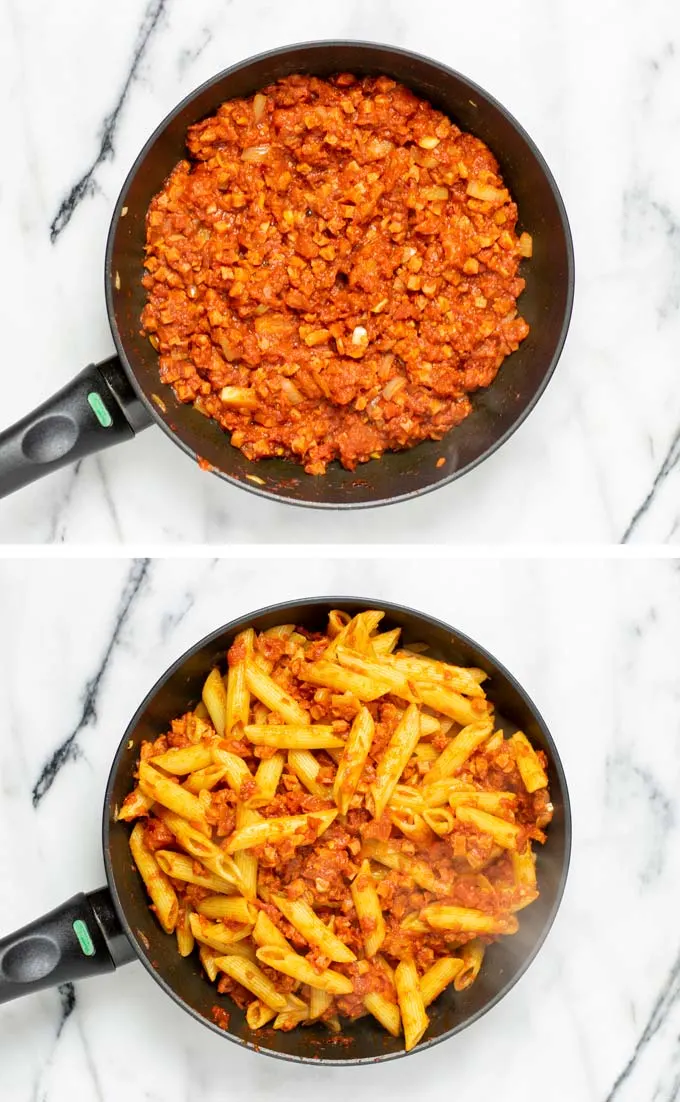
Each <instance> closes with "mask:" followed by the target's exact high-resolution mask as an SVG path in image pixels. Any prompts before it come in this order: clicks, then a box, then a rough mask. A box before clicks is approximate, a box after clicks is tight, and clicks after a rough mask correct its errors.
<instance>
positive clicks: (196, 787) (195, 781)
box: [182, 765, 226, 796]
mask: <svg viewBox="0 0 680 1102" xmlns="http://www.w3.org/2000/svg"><path fill="white" fill-rule="evenodd" d="M225 772H226V770H225V769H224V766H221V765H208V766H206V768H205V769H197V770H196V772H195V773H191V774H190V776H188V777H187V779H186V780H185V782H184V784H183V785H182V788H186V790H187V792H193V794H194V796H198V794H199V792H211V791H212V790H213V788H214V787H215V785H217V784H219V783H220V781H221V780H222V778H223V777H224V774H225Z"/></svg>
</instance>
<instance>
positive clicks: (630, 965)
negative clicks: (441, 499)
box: [0, 558, 680, 1102]
mask: <svg viewBox="0 0 680 1102" xmlns="http://www.w3.org/2000/svg"><path fill="white" fill-rule="evenodd" d="M331 592H336V593H352V594H359V595H365V596H366V597H367V598H370V597H377V598H385V599H393V600H395V601H401V602H404V603H409V604H411V605H413V606H415V607H419V608H421V609H423V610H424V611H430V612H434V613H435V614H437V615H439V616H441V617H443V618H445V619H447V620H449V621H450V622H452V623H454V624H455V625H456V626H458V627H460V628H461V629H462V630H463V631H466V632H468V633H469V634H471V635H472V636H473V637H474V638H477V639H479V641H480V642H482V643H483V644H485V645H486V646H488V647H489V648H490V649H491V651H492V652H493V653H495V654H496V655H497V656H498V657H499V658H500V659H501V661H503V662H505V663H506V664H507V665H508V666H509V668H510V670H511V671H512V672H513V673H514V674H515V675H516V676H517V677H518V678H519V679H520V681H521V682H522V683H523V684H524V686H525V687H526V689H527V690H528V692H529V693H530V694H531V695H532V697H533V698H534V700H535V701H536V703H537V705H538V707H539V709H540V710H541V711H542V713H543V715H544V716H545V718H546V721H547V723H548V725H549V726H550V728H551V729H552V732H553V735H554V737H555V739H556V742H557V744H558V746H559V748H560V753H561V756H562V759H563V762H564V766H565V770H566V772H567V777H568V781H569V785H570V790H571V797H572V806H573V815H574V850H573V858H572V868H571V873H570V878H569V882H568V884H567V891H566V895H565V898H564V902H563V906H562V909H561V911H560V913H559V915H558V917H557V920H556V923H555V926H554V927H553V930H552V932H551V934H550V935H549V937H548V940H547V942H546V944H545V946H544V947H543V949H542V951H541V953H540V954H539V956H538V958H537V960H536V961H535V962H534V964H533V965H532V966H531V968H530V969H529V971H528V973H527V974H526V976H525V977H524V978H523V979H522V980H521V981H520V982H519V984H518V985H517V986H516V987H515V988H514V990H513V991H512V992H511V993H510V994H509V995H508V996H507V997H506V999H505V1000H504V1001H503V1003H501V1004H500V1005H499V1006H498V1007H497V1008H496V1009H495V1010H493V1011H492V1012H491V1013H489V1014H487V1015H486V1017H485V1018H484V1019H483V1020H482V1021H480V1022H479V1023H477V1024H476V1025H475V1026H473V1027H471V1028H470V1029H468V1030H467V1031H465V1032H464V1033H462V1034H461V1035H459V1036H458V1037H456V1038H454V1039H453V1040H452V1041H450V1042H448V1043H445V1044H442V1045H440V1046H438V1047H436V1048H435V1049H434V1050H433V1051H431V1052H427V1053H422V1054H420V1055H414V1056H412V1057H410V1058H409V1059H408V1060H406V1061H398V1062H396V1063H392V1064H386V1065H382V1066H378V1067H366V1068H358V1069H323V1068H316V1067H300V1066H295V1065H289V1064H282V1063H280V1062H278V1061H274V1060H272V1059H270V1058H268V1057H264V1056H257V1055H254V1054H252V1053H249V1052H245V1051H241V1050H239V1049H238V1048H236V1047H235V1046H233V1045H231V1044H229V1043H228V1042H227V1041H224V1040H221V1039H220V1038H219V1037H217V1036H215V1035H213V1034H212V1033H210V1031H209V1030H207V1029H205V1028H204V1027H202V1026H201V1025H199V1024H198V1023H196V1022H194V1021H193V1020H191V1019H190V1018H189V1017H188V1016H186V1015H185V1014H183V1013H182V1012H181V1010H180V1009H179V1008H177V1007H176V1006H175V1005H174V1004H173V1003H172V1002H170V1000H168V999H167V998H166V997H165V996H164V995H163V994H162V992H161V990H160V988H158V987H157V985H156V984H155V983H154V982H153V981H152V979H151V978H150V977H149V976H148V975H147V974H146V972H145V971H144V970H143V969H142V968H141V967H140V966H139V965H136V964H135V965H128V966H126V967H125V968H123V969H121V970H120V971H118V972H117V973H115V974H113V975H110V976H106V977H103V978H99V979H91V980H88V981H83V982H81V983H77V984H76V985H75V988H74V991H73V995H74V999H73V1001H72V1003H71V1000H70V999H69V998H68V993H67V992H64V993H63V994H62V997H60V995H59V993H58V992H56V991H48V992H43V993H40V994H38V995H34V996H32V997H29V998H24V999H23V1000H21V1001H17V1002H14V1003H10V1004H7V1005H6V1006H4V1007H2V1008H1V1009H0V1098H2V1099H3V1102H4V1100H5V1099H6V1100H7V1102H34V1100H36V1102H38V1100H39V1102H72V1100H73V1099H81V1098H82V1099H88V1100H96V1102H119V1100H120V1099H121V1098H126V1099H134V1100H135V1102H136V1100H138V1099H139V1100H141V1099H148V1100H149V1102H160V1100H162V1102H185V1100H187V1099H191V1100H193V1099H200V1100H201V1102H217V1100H218V1099H220V1100H221V1099H229V1098H234V1099H236V1098H238V1099H240V1098H249V1099H253V1102H265V1100H267V1102H268V1100H269V1099H271V1098H277V1099H280V1100H281V1102H315V1100H318V1099H319V1098H320V1097H322V1098H324V1100H326V1102H344V1100H345V1099H346V1098H347V1097H353V1098H356V1099H359V1100H361V1102H364V1100H368V1099H370V1098H376V1097H391V1098H394V1099H396V1100H398V1102H402V1100H404V1102H405V1100H406V1099H413V1098H417V1099H419V1100H422V1102H440V1100H441V1099H444V1098H449V1097H455V1098H456V1099H457V1100H458V1102H477V1100H478V1099H480V1098H501V1097H502V1098H503V1099H504V1100H505V1102H545V1100H546V1099H550V1100H551V1102H575V1100H579V1102H581V1100H583V1102H585V1100H589V1102H674V1100H676V1099H677V1098H678V1092H679V1090H680V1062H679V1050H678V1044H677V1038H678V1034H679V1033H680V956H679V955H678V954H679V951H680V933H679V931H678V923H677V885H678V881H679V879H680V836H679V827H680V821H679V820H680V802H679V799H678V792H679V791H680V738H679V737H678V736H679V735H680V729H679V726H678V703H679V700H680V693H679V690H678V674H677V668H678V666H677V656H678V653H680V572H679V571H678V568H677V564H675V563H672V562H647V561H637V562H635V561H617V562H611V561H610V562H599V563H597V562H582V563H575V562H572V563H564V562H561V561H554V562H524V563H523V562H513V561H504V562H496V561H493V560H490V561H487V562H484V563H466V562H465V561H459V562H450V561H449V562H447V561H430V562H427V563H425V564H424V563H422V562H420V563H418V562H414V561H411V560H407V561H405V562H403V563H398V562H391V563H390V562H384V561H381V560H376V561H357V560H354V561H352V560H347V561H334V560H329V561H327V562H325V563H322V564H320V563H318V562H315V561H314V560H313V558H312V559H309V560H306V561H300V560H295V559H293V560H292V561H289V562H286V563H285V564H283V565H282V568H281V569H280V571H279V572H278V577H273V576H272V574H271V572H270V573H269V574H268V575H267V574H265V575H264V576H263V574H262V571H261V570H260V569H259V566H258V564H257V563H253V562H252V561H250V562H244V561H243V560H239V559H236V560H234V561H225V560H222V561H221V562H219V563H217V564H215V563H213V562H209V561H193V560H188V561H183V560H179V559H178V560H174V561H157V562H155V563H154V564H153V565H151V567H144V566H143V564H139V563H136V564H135V563H133V564H131V563H130V562H129V561H127V560H118V561H110V560H102V561H99V562H93V561H83V562H74V561H63V562H60V561H55V560H54V559H53V560H52V561H49V562H42V563H40V562H23V563H21V562H11V561H6V562H4V563H2V564H0V607H1V608H2V609H3V613H4V616H5V617H6V619H7V620H8V621H9V622H10V623H13V624H14V625H15V630H14V632H13V633H12V634H11V635H10V633H8V632H4V633H2V635H1V636H0V715H2V717H3V721H2V727H3V730H2V735H1V736H0V931H2V932H3V933H4V932H5V931H9V930H11V929H15V928H17V927H18V926H19V925H21V924H23V923H24V922H26V921H28V920H29V919H31V918H33V917H34V916H36V915H38V914H40V913H42V912H43V911H45V910H47V909H49V908H50V907H51V906H53V905H56V904H57V903H59V902H61V901H62V900H63V899H66V898H68V897H69V896H70V895H71V894H73V893H74V892H76V891H78V890H81V889H85V890H89V889H92V888H94V887H97V886H99V885H100V884H102V883H103V881H104V876H103V866H102V858H101V851H100V839H99V829H100V813H101V801H102V798H103V793H104V787H105V782H106V777H107V774H108V770H109V765H110V761H111V757H112V755H113V752H114V749H115V747H116V746H117V743H118V741H119V739H120V737H121V734H122V731H123V730H124V727H125V725H126V723H127V722H128V719H129V717H130V716H131V714H132V713H133V711H134V709H135V708H136V706H137V704H138V702H139V701H140V699H141V698H142V696H143V695H144V694H145V693H146V691H147V689H148V687H149V686H150V685H151V684H152V683H153V681H154V680H155V679H156V678H157V677H158V676H159V675H160V674H161V673H162V672H163V670H164V669H165V668H166V666H167V665H168V664H169V663H170V662H171V661H172V660H173V659H174V658H175V657H177V656H178V655H179V654H180V653H181V652H182V651H183V650H184V649H185V648H186V647H187V646H189V645H191V644H192V643H193V642H195V641H196V640H198V639H199V638H200V637H201V636H202V635H203V634H204V633H206V632H208V631H209V630H211V629H212V628H214V627H216V626H218V625H219V624H221V623H224V622H225V621H226V620H228V619H230V618H231V617H234V616H237V615H240V614H242V613H245V612H247V611H248V610H252V609H254V608H255V607H258V606H261V605H263V604H265V603H267V602H270V601H278V600H285V599H287V598H291V597H294V596H297V597H299V596H305V595H313V594H328V593H331ZM50 782H51V783H50ZM69 1009H70V1012H68V1011H69Z"/></svg>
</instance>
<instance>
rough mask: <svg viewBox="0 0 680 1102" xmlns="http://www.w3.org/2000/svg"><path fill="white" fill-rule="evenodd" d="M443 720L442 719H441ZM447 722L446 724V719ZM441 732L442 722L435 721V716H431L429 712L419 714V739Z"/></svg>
mask: <svg viewBox="0 0 680 1102" xmlns="http://www.w3.org/2000/svg"><path fill="white" fill-rule="evenodd" d="M442 718H444V717H442ZM446 718H447V722H448V717H446ZM441 731H442V721H441V719H437V717H436V716H431V715H430V714H429V712H421V713H420V737H421V738H423V737H424V736H427V735H436V734H439V733H440V732H441ZM444 733H446V732H444Z"/></svg>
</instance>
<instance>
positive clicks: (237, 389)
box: [220, 386, 258, 409]
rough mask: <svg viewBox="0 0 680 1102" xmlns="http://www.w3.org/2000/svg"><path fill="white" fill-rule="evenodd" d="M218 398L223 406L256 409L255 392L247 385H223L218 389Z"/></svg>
mask: <svg viewBox="0 0 680 1102" xmlns="http://www.w3.org/2000/svg"><path fill="white" fill-rule="evenodd" d="M220 398H221V399H222V401H223V402H224V404H225V406H234V407H236V408H237V409H257V404H258V402H257V394H256V393H255V391H254V390H252V389H251V388H250V387H247V386H224V387H222V390H221V391H220Z"/></svg>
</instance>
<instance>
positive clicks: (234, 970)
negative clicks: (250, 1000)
mask: <svg viewBox="0 0 680 1102" xmlns="http://www.w3.org/2000/svg"><path fill="white" fill-rule="evenodd" d="M215 964H216V965H217V967H218V968H219V970H220V971H221V972H224V973H225V975H227V976H231V978H232V979H233V980H236V982H237V983H240V984H241V986H242V987H245V989H246V991H250V992H251V993H252V994H253V995H255V997H256V998H257V999H259V1000H260V1002H263V1003H264V1004H265V1006H268V1007H269V1008H270V1009H271V1010H275V1011H277V1012H278V1011H281V1010H285V1008H286V1006H287V1000H286V996H285V995H282V994H281V992H280V991H277V990H276V987H275V986H274V984H273V983H272V981H271V980H270V979H269V977H268V976H265V974H264V972H263V971H262V969H261V968H258V966H257V964H253V963H252V962H251V961H249V960H244V959H243V957H236V956H229V955H226V956H220V957H217V959H216V960H215Z"/></svg>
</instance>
